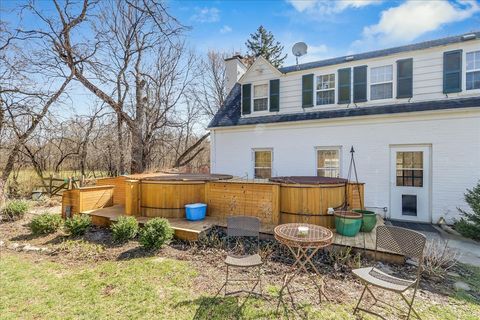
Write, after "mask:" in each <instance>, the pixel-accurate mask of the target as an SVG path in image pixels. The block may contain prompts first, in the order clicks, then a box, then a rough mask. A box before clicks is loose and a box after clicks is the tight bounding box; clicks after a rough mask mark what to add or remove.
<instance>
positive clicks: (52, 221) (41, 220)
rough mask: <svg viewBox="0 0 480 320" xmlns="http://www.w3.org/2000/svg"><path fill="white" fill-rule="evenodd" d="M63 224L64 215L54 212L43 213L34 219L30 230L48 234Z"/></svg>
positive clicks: (34, 232)
mask: <svg viewBox="0 0 480 320" xmlns="http://www.w3.org/2000/svg"><path fill="white" fill-rule="evenodd" d="M61 225H62V217H61V216H60V215H58V214H54V213H43V214H41V215H38V216H36V217H34V218H33V219H32V221H31V222H30V225H29V227H30V230H31V231H32V233H33V234H48V233H53V232H55V231H57V230H58V229H59V228H60V226H61Z"/></svg>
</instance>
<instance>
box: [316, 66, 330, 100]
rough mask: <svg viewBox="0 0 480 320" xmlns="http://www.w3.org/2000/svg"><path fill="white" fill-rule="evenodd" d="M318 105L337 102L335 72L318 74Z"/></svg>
mask: <svg viewBox="0 0 480 320" xmlns="http://www.w3.org/2000/svg"><path fill="white" fill-rule="evenodd" d="M316 90H317V102H316V103H317V105H324V104H334V103H335V74H334V73H333V74H325V75H321V76H317V88H316Z"/></svg>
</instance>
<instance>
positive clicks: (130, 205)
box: [125, 180, 141, 216]
mask: <svg viewBox="0 0 480 320" xmlns="http://www.w3.org/2000/svg"><path fill="white" fill-rule="evenodd" d="M125 187H126V188H125V214H127V215H130V216H140V213H141V212H140V181H139V180H126V181H125Z"/></svg>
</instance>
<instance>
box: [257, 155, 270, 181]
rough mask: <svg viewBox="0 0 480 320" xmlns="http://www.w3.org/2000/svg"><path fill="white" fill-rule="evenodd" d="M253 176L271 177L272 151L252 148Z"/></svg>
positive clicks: (259, 177)
mask: <svg viewBox="0 0 480 320" xmlns="http://www.w3.org/2000/svg"><path fill="white" fill-rule="evenodd" d="M253 153H254V165H253V166H254V168H253V170H254V177H255V178H256V179H268V178H271V177H272V151H271V150H254V151H253Z"/></svg>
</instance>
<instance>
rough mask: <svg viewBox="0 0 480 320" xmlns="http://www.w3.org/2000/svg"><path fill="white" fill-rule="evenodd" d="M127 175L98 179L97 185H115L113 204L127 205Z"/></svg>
mask: <svg viewBox="0 0 480 320" xmlns="http://www.w3.org/2000/svg"><path fill="white" fill-rule="evenodd" d="M126 180H127V177H125V176H119V177H115V178H101V179H97V186H105V185H109V186H114V190H113V204H121V205H125V181H126Z"/></svg>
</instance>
